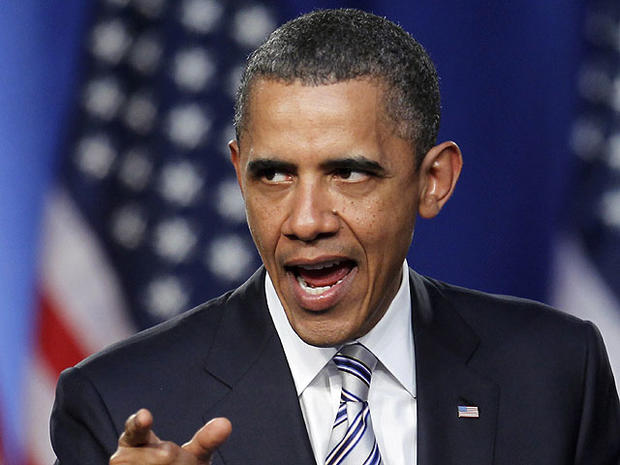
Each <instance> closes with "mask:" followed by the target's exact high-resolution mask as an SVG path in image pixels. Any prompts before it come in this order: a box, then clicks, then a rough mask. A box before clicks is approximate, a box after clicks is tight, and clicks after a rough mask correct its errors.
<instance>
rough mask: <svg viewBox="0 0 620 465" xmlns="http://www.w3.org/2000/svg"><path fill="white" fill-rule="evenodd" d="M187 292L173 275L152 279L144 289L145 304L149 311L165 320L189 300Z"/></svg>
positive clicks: (177, 311)
mask: <svg viewBox="0 0 620 465" xmlns="http://www.w3.org/2000/svg"><path fill="white" fill-rule="evenodd" d="M188 295H189V292H188V290H187V289H186V288H185V286H184V285H183V284H182V283H181V281H180V280H179V279H178V278H176V277H174V276H162V277H160V278H157V279H155V280H153V281H152V282H151V283H150V284H149V285H148V287H147V289H146V296H145V299H144V300H145V304H146V308H147V310H148V311H149V313H150V314H151V315H152V316H154V317H156V318H159V319H162V320H165V319H167V318H170V317H173V316H175V315H177V314H179V313H180V312H181V311H182V310H183V309H184V308H185V306H186V305H187V304H188V301H189V297H188Z"/></svg>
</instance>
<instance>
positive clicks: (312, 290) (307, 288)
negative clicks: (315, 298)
mask: <svg viewBox="0 0 620 465" xmlns="http://www.w3.org/2000/svg"><path fill="white" fill-rule="evenodd" d="M342 279H344V278H342ZM342 279H339V280H338V281H336V282H335V283H334V284H332V285H331V286H320V287H311V286H308V283H306V281H304V280H303V278H302V277H301V276H297V282H298V283H299V285H300V286H301V288H302V289H303V290H304V291H305V292H307V293H308V294H312V295H319V294H322V293H323V292H325V291H327V290H329V289H331V288H332V287H333V286H337V285H338V284H340V283H341V282H342Z"/></svg>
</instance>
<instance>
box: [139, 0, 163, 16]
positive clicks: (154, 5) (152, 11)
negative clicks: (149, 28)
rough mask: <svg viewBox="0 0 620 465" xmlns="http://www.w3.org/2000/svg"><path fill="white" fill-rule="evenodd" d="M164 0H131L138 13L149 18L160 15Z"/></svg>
mask: <svg viewBox="0 0 620 465" xmlns="http://www.w3.org/2000/svg"><path fill="white" fill-rule="evenodd" d="M164 2H165V0H133V2H132V3H133V5H134V7H135V8H136V10H138V11H139V12H140V13H142V14H143V15H144V16H146V17H147V18H150V19H154V18H157V17H158V16H159V15H161V12H162V10H163V8H164V4H165V3H164Z"/></svg>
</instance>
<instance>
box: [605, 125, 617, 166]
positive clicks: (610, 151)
mask: <svg viewBox="0 0 620 465" xmlns="http://www.w3.org/2000/svg"><path fill="white" fill-rule="evenodd" d="M607 157H608V158H607V162H608V163H609V166H611V167H612V168H613V169H615V170H618V171H620V132H617V133H615V134H614V135H613V136H611V137H610V138H609V140H608V141H607Z"/></svg>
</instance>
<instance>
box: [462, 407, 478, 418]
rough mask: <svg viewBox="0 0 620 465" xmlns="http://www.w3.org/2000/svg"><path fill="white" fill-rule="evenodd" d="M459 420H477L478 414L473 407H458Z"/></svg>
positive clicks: (476, 409)
mask: <svg viewBox="0 0 620 465" xmlns="http://www.w3.org/2000/svg"><path fill="white" fill-rule="evenodd" d="M457 411H458V415H459V418H479V417H480V412H479V411H478V407H476V406H475V405H459V406H458V407H457Z"/></svg>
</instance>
